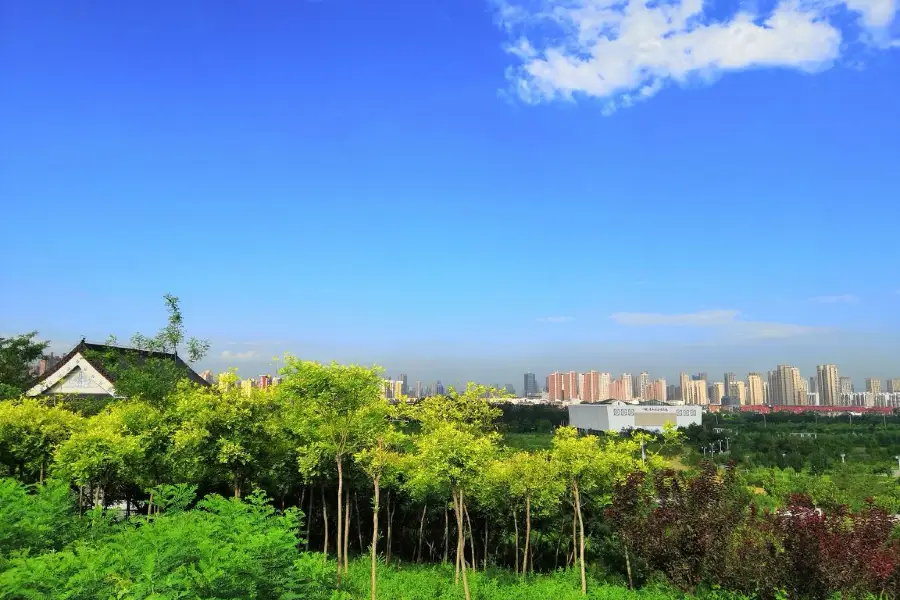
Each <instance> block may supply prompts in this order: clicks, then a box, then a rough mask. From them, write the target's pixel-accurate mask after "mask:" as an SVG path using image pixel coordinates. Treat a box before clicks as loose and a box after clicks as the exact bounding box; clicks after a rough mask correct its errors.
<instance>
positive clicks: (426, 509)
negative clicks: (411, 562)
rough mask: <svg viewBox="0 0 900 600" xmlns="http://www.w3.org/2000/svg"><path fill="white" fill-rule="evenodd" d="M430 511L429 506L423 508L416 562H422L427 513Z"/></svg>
mask: <svg viewBox="0 0 900 600" xmlns="http://www.w3.org/2000/svg"><path fill="white" fill-rule="evenodd" d="M427 511H428V504H427V503H426V504H425V506H423V507H422V518H421V519H419V541H418V543H417V544H416V562H417V563H420V562H422V537H423V535H424V533H425V513H426V512H427Z"/></svg>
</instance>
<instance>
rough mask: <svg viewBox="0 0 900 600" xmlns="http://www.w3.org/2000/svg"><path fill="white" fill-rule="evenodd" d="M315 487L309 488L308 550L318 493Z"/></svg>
mask: <svg viewBox="0 0 900 600" xmlns="http://www.w3.org/2000/svg"><path fill="white" fill-rule="evenodd" d="M313 492H314V490H313V488H309V513H308V514H307V515H306V551H307V552H309V536H310V534H312V518H313V502H314V501H315V499H316V495H315V494H314V493H313Z"/></svg>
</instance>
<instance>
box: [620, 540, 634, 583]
mask: <svg viewBox="0 0 900 600" xmlns="http://www.w3.org/2000/svg"><path fill="white" fill-rule="evenodd" d="M622 545H623V546H625V571H626V572H627V573H628V589H632V590H633V589H634V581H632V579H631V555H630V554H629V553H628V542H625V543H624V544H622Z"/></svg>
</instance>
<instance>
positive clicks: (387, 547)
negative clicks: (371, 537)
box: [384, 488, 393, 564]
mask: <svg viewBox="0 0 900 600" xmlns="http://www.w3.org/2000/svg"><path fill="white" fill-rule="evenodd" d="M384 512H385V513H387V514H386V515H385V516H387V527H386V528H385V532H384V538H385V539H384V562H385V563H387V564H390V562H391V533H392V532H391V526H392V525H393V519H391V516H392V515H393V513H392V512H391V490H390V488H388V493H387V500H386V501H385V503H384Z"/></svg>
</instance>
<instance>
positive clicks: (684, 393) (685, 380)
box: [678, 373, 693, 404]
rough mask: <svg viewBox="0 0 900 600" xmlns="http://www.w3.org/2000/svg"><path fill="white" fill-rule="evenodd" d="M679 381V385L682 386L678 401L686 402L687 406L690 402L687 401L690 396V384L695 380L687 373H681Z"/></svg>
mask: <svg viewBox="0 0 900 600" xmlns="http://www.w3.org/2000/svg"><path fill="white" fill-rule="evenodd" d="M678 379H679V384H680V385H679V387H680V388H681V390H680V393H679V398H678V399H679V400H681V401H682V402H684V403H685V404H687V403H688V401H687V399H688V395H689V394H690V391H689V389H688V388H689V387H690V383H691V381H693V380H692V379H691V378H689V377H688V374H687V373H680V374H679V375H678Z"/></svg>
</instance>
